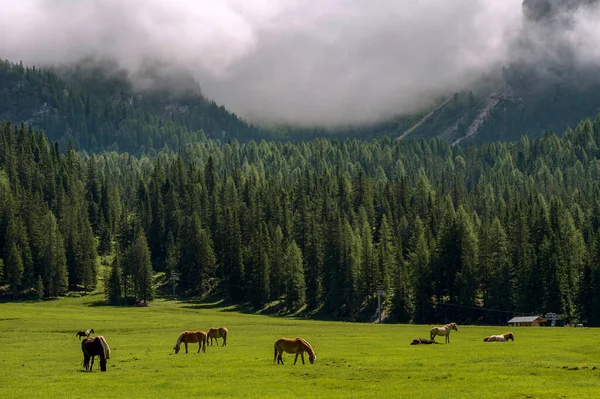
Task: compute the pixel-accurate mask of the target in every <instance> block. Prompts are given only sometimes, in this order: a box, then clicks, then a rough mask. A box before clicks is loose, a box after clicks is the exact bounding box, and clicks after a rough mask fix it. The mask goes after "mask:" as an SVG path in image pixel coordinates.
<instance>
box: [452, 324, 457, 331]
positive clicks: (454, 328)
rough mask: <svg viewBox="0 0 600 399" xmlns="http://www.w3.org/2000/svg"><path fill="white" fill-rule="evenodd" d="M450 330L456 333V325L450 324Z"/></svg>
mask: <svg viewBox="0 0 600 399" xmlns="http://www.w3.org/2000/svg"><path fill="white" fill-rule="evenodd" d="M450 328H452V329H453V330H454V331H458V327H456V323H450Z"/></svg>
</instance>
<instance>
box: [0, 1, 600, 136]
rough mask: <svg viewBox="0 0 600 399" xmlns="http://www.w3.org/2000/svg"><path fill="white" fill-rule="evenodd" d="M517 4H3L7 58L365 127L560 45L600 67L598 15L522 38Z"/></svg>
mask: <svg viewBox="0 0 600 399" xmlns="http://www.w3.org/2000/svg"><path fill="white" fill-rule="evenodd" d="M550 1H560V0H550ZM521 3H522V0H451V1H449V0H375V1H367V0H323V1H308V0H250V1H249V0H169V1H164V0H127V1H121V0H18V1H15V0H0V18H1V23H0V38H2V39H1V40H0V58H4V59H9V60H11V61H14V62H18V61H21V60H22V61H23V62H24V63H25V64H28V65H36V66H49V65H53V66H55V65H61V64H66V63H72V62H76V61H78V60H80V59H82V58H87V57H95V58H97V59H102V58H107V59H111V60H115V61H116V62H117V63H118V65H119V66H121V67H122V68H125V69H127V70H128V71H130V73H131V75H132V76H135V74H136V72H139V71H140V70H143V69H144V68H146V67H147V66H148V65H152V64H155V63H158V64H160V65H162V66H163V67H164V68H167V69H169V68H171V69H172V70H174V71H186V72H187V73H189V74H191V76H193V77H194V79H195V80H196V81H197V82H198V83H199V84H200V86H201V87H202V91H203V93H204V95H205V96H207V97H209V98H211V99H213V100H215V101H216V102H217V103H219V104H223V105H225V106H226V107H227V108H228V109H230V110H232V111H234V112H236V113H238V114H239V115H241V116H243V117H245V118H247V119H250V120H252V121H257V122H286V123H300V124H303V125H323V124H324V125H346V124H355V123H365V122H373V121H377V120H380V119H383V118H386V117H389V116H392V115H402V114H408V113H411V112H415V111H418V110H422V109H424V108H426V107H430V106H431V105H432V104H433V103H434V102H435V101H436V100H439V98H440V96H442V95H447V94H448V93H451V92H453V91H456V90H460V89H462V88H464V87H466V86H468V85H470V84H472V83H473V82H475V81H477V80H478V79H481V77H482V76H484V75H485V74H486V73H488V72H489V71H491V70H494V69H497V68H499V67H500V66H502V65H506V64H507V63H509V62H512V61H514V59H515V57H532V59H534V58H536V57H539V58H540V59H543V58H544V57H548V56H553V57H557V56H558V57H560V54H561V53H559V52H557V51H555V50H554V45H555V44H556V43H560V44H561V45H563V46H567V47H568V48H569V49H573V51H575V52H576V53H577V54H579V56H578V60H580V62H582V63H585V62H587V63H594V62H595V61H596V60H597V59H600V50H598V49H600V34H598V32H597V31H598V29H597V23H596V22H595V21H598V20H600V19H599V18H597V17H599V16H600V14H599V13H598V12H597V10H594V12H595V13H594V12H589V10H585V12H584V11H581V12H576V13H575V14H573V18H574V19H573V20H572V21H571V24H570V25H569V28H568V29H565V30H564V32H563V31H561V32H560V33H556V32H555V31H556V29H548V28H544V29H542V28H540V27H536V26H533V27H532V25H531V24H530V25H529V26H524V21H523V13H522V11H521ZM538 25H539V24H538ZM517 42H519V43H522V42H527V44H528V46H529V47H527V46H520V47H519V48H520V49H521V51H516V50H515V43H517ZM590 46H593V47H592V48H591V49H590ZM523 48H527V50H526V51H522V49H523ZM135 83H136V84H138V85H140V86H143V85H147V84H148V82H135Z"/></svg>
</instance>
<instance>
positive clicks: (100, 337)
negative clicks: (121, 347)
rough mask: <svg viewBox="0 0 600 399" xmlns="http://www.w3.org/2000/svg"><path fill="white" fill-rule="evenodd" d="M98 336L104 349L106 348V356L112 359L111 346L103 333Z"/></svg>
mask: <svg viewBox="0 0 600 399" xmlns="http://www.w3.org/2000/svg"><path fill="white" fill-rule="evenodd" d="M96 338H97V339H99V340H100V343H101V344H102V349H103V350H104V357H105V358H106V359H110V347H109V346H108V342H106V340H105V339H104V337H103V336H102V335H98V336H97V337H96Z"/></svg>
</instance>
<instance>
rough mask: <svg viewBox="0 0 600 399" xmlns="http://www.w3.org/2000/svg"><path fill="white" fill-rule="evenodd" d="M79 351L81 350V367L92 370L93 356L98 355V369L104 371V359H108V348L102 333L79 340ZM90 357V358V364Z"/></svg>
mask: <svg viewBox="0 0 600 399" xmlns="http://www.w3.org/2000/svg"><path fill="white" fill-rule="evenodd" d="M81 351H82V352H83V368H85V369H86V370H88V371H92V368H93V367H94V356H100V371H106V361H107V360H108V359H110V348H109V346H108V343H107V342H106V339H104V337H103V336H102V335H98V336H97V337H87V338H85V339H84V340H83V341H81ZM90 358H92V363H91V364H90Z"/></svg>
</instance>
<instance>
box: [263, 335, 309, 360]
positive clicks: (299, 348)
mask: <svg viewBox="0 0 600 399" xmlns="http://www.w3.org/2000/svg"><path fill="white" fill-rule="evenodd" d="M283 352H287V353H295V354H296V358H295V359H294V364H296V361H297V360H298V355H300V356H301V357H302V364H304V352H306V353H308V360H309V361H310V364H313V363H314V362H315V360H316V359H317V355H316V354H315V351H314V350H313V348H312V346H310V344H309V343H308V342H306V341H305V340H304V339H302V338H279V339H278V340H277V341H275V357H273V363H275V359H277V364H279V363H281V364H283V359H282V358H281V355H282V354H283Z"/></svg>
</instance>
